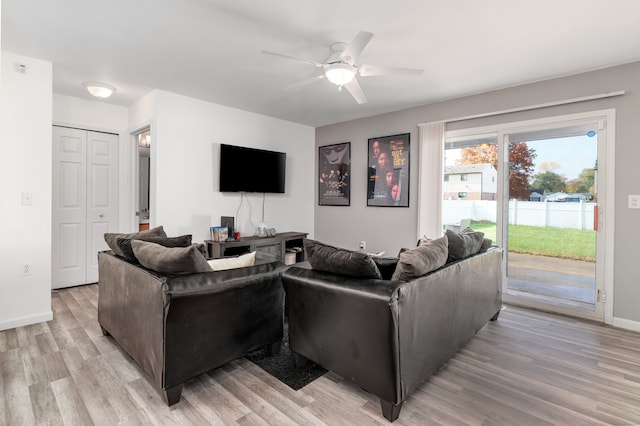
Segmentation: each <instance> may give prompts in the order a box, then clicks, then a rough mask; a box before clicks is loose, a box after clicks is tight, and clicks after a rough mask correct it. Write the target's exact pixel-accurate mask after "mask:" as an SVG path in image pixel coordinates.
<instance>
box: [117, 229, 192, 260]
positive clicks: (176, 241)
mask: <svg viewBox="0 0 640 426" xmlns="http://www.w3.org/2000/svg"><path fill="white" fill-rule="evenodd" d="M131 240H140V241H148V242H152V243H156V244H160V245H161V246H163V247H189V246H190V245H191V235H181V236H179V237H154V236H151V237H149V236H142V237H135V238H118V248H119V249H120V251H121V252H122V255H123V257H124V258H125V259H127V260H128V261H130V262H137V261H138V259H136V256H135V255H134V254H133V249H132V248H131Z"/></svg>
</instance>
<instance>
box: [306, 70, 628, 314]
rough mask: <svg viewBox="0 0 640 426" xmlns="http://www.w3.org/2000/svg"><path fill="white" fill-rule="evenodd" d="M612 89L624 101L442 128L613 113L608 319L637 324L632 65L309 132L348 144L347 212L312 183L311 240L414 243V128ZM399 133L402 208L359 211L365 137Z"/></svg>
mask: <svg viewBox="0 0 640 426" xmlns="http://www.w3.org/2000/svg"><path fill="white" fill-rule="evenodd" d="M618 90H624V91H625V92H626V93H625V95H624V96H619V97H613V98H608V99H601V100H594V101H587V102H580V103H575V104H570V105H563V106H556V107H548V108H543V109H537V110H531V111H525V112H518V113H511V114H504V115H499V116H493V117H488V118H482V119H475V120H467V121H459V122H455V123H450V124H448V126H447V129H459V128H468V127H476V126H482V125H489V124H496V123H505V122H513V121H520V120H529V119H535V118H542V117H551V116H557V115H564V114H571V113H578V112H585V111H594V110H601V109H608V108H615V110H616V140H615V144H616V149H615V165H616V166H615V188H616V189H615V191H616V193H615V203H616V205H615V221H614V223H612V221H611V220H610V219H609V220H608V222H607V226H608V229H610V230H611V229H615V231H614V232H615V245H614V250H615V265H614V274H615V283H614V292H615V294H614V317H615V318H621V319H627V320H631V321H637V322H640V309H638V306H640V279H638V278H637V277H636V275H635V266H636V263H637V262H638V259H639V257H638V250H637V249H636V242H637V241H640V226H639V225H640V210H629V209H628V208H627V195H629V194H640V143H638V142H639V141H638V137H639V135H640V62H635V63H632V64H626V65H621V66H617V67H613V68H607V69H603V70H598V71H593V72H588V73H583V74H579V75H575V76H570V77H563V78H558V79H554V80H547V81H542V82H537V83H532V84H527V85H523V86H518V87H514V88H509V89H503V90H497V91H493V92H487V93H482V94H478V95H474V96H469V97H466V98H459V99H453V100H449V101H444V102H440V103H435V104H430V105H425V106H422V107H417V108H411V109H407V110H403V111H398V112H394V113H389V114H384V115H379V116H375V117H369V118H364V119H360V120H354V121H350V122H345V123H339V124H335V125H330V126H324V127H320V128H317V129H316V146H323V145H328V144H333V143H338V142H347V141H350V142H351V151H352V152H351V182H352V188H351V206H349V207H329V206H318V205H317V192H318V188H317V185H316V188H315V193H316V197H315V199H316V207H315V223H314V226H315V228H314V235H315V238H317V239H318V240H321V241H325V242H328V243H332V244H335V245H338V246H341V247H345V248H351V249H357V248H358V243H359V242H360V241H362V240H365V241H367V251H370V252H371V251H380V250H386V252H387V254H391V255H395V254H397V252H398V250H399V249H400V248H401V247H407V246H412V245H414V244H415V241H416V237H417V232H418V231H417V220H418V219H417V200H418V198H417V196H418V191H417V190H418V170H419V164H418V163H417V158H418V128H417V125H418V124H420V123H425V122H430V121H441V120H445V121H446V120H450V119H452V118H457V117H465V116H471V115H476V114H482V113H489V112H494V111H500V110H506V109H511V108H520V107H524V106H529V105H537V104H543V103H548V102H554V101H560V100H565V99H573V98H580V97H585V96H590V95H596V94H600V93H606V92H614V91H618ZM406 132H410V133H411V193H410V207H409V208H390V207H367V205H366V179H367V171H366V167H367V139H369V138H372V137H377V136H385V135H393V134H398V133H406ZM317 155H318V154H317V150H316V157H317ZM316 168H317V161H316ZM316 172H317V170H316ZM316 175H317V173H316ZM614 224H615V228H614Z"/></svg>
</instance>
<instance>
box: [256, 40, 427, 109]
mask: <svg viewBox="0 0 640 426" xmlns="http://www.w3.org/2000/svg"><path fill="white" fill-rule="evenodd" d="M371 37H373V34H372V33H369V32H366V31H360V32H359V33H358V35H356V36H355V38H354V39H353V40H352V41H351V43H333V44H332V45H331V54H330V55H329V57H328V58H327V59H326V60H325V61H324V62H322V63H320V62H315V61H311V60H307V59H301V58H296V57H294V56H289V55H284V54H282V53H275V52H269V51H266V50H263V51H262V53H265V54H267V55H274V56H280V57H283V58H287V59H293V60H294V61H299V62H304V63H305V64H309V65H313V66H315V67H316V68H317V70H316V72H315V73H313V74H312V75H311V77H309V78H307V79H305V80H302V81H300V82H298V83H295V84H292V85H291V86H288V87H286V88H285V89H298V88H300V87H303V86H306V85H308V84H311V83H315V82H316V81H320V80H322V79H323V78H326V79H327V80H329V81H330V82H331V83H333V84H335V85H336V86H338V90H342V88H343V87H344V88H345V89H347V90H348V91H349V93H350V94H351V96H353V98H354V99H355V100H356V102H358V103H359V104H363V103H366V102H367V98H366V96H365V95H364V92H363V91H362V88H361V87H360V85H359V84H358V80H357V79H356V75H357V74H360V76H361V77H369V76H374V75H421V74H422V73H423V72H424V70H420V69H413V68H399V67H379V66H376V65H367V64H359V63H358V58H359V57H360V54H361V53H362V51H363V50H364V48H365V47H367V44H368V43H369V41H370V40H371Z"/></svg>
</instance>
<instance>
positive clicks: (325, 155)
mask: <svg viewBox="0 0 640 426" xmlns="http://www.w3.org/2000/svg"><path fill="white" fill-rule="evenodd" d="M318 150H319V152H318V175H319V176H318V205H320V206H348V205H350V204H351V142H344V143H338V144H335V145H327V146H321V147H320V148H318Z"/></svg>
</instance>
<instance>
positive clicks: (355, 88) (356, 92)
mask: <svg viewBox="0 0 640 426" xmlns="http://www.w3.org/2000/svg"><path fill="white" fill-rule="evenodd" d="M343 87H344V88H345V89H347V90H348V91H349V93H351V96H353V99H355V100H356V102H358V103H359V104H366V103H367V97H366V96H365V95H364V92H363V91H362V88H360V85H359V84H358V80H356V79H355V78H354V79H353V80H351V81H350V82H349V83H347V84H345V85H344V86H343Z"/></svg>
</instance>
